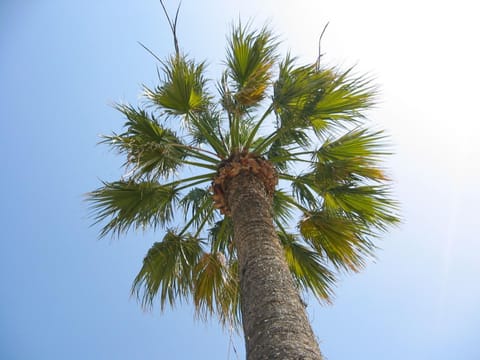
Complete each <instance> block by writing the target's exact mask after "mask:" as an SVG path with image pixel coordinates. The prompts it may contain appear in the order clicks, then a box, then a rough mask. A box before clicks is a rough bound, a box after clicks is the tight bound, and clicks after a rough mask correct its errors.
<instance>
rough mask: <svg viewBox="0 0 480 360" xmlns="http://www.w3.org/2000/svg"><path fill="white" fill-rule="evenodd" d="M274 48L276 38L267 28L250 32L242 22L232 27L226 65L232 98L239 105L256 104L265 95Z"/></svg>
mask: <svg viewBox="0 0 480 360" xmlns="http://www.w3.org/2000/svg"><path fill="white" fill-rule="evenodd" d="M276 47H277V44H276V42H275V38H274V37H273V35H272V33H271V32H270V31H269V30H268V29H267V28H263V29H261V30H260V31H250V30H249V29H248V27H242V25H241V24H239V25H238V26H236V27H234V28H233V31H232V34H231V38H230V40H229V44H228V48H227V60H226V64H227V66H228V75H229V77H230V78H231V79H232V80H233V84H234V88H235V94H234V99H235V100H236V101H237V102H238V103H239V104H240V105H242V106H247V107H248V106H252V105H256V104H258V103H259V102H260V101H261V100H263V99H264V98H265V94H266V89H267V87H268V85H269V80H270V77H271V68H272V66H273V64H274V62H275V59H276V55H275V51H276Z"/></svg>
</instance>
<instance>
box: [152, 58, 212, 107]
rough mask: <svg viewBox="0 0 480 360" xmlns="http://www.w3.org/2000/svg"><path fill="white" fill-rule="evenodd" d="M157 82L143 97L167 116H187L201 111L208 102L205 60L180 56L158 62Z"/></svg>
mask: <svg viewBox="0 0 480 360" xmlns="http://www.w3.org/2000/svg"><path fill="white" fill-rule="evenodd" d="M161 70H162V71H163V79H161V84H160V85H159V86H158V87H156V88H155V89H153V90H151V89H149V88H147V87H145V96H146V97H147V99H149V100H150V101H151V102H152V103H153V104H155V105H158V106H159V107H160V108H161V109H163V110H165V112H166V113H167V114H170V115H189V114H192V113H194V112H197V111H201V110H203V109H204V108H205V106H206V105H207V104H208V102H209V98H210V97H209V95H208V93H207V91H206V79H205V78H204V75H203V73H204V70H205V63H203V62H202V63H199V64H197V63H195V61H193V60H189V59H187V58H186V56H183V55H174V56H171V57H170V58H169V59H168V60H166V61H165V62H163V63H162V68H161Z"/></svg>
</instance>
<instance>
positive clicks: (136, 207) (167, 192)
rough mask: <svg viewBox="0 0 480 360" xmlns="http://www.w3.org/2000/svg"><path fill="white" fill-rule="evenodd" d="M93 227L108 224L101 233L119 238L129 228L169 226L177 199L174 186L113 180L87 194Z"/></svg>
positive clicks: (101, 234) (102, 235) (150, 182)
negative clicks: (98, 224)
mask: <svg viewBox="0 0 480 360" xmlns="http://www.w3.org/2000/svg"><path fill="white" fill-rule="evenodd" d="M87 196H88V197H87V200H88V201H89V202H90V203H91V206H90V209H91V211H92V213H93V218H94V220H95V224H97V223H100V222H104V221H107V223H106V224H105V225H104V226H103V228H102V230H101V231H100V236H101V237H104V236H105V235H107V234H108V233H113V234H116V235H120V234H121V233H125V232H127V231H128V230H129V229H130V228H132V227H133V228H134V229H138V228H142V229H143V228H146V227H153V228H156V227H157V226H159V225H162V226H163V225H165V224H168V223H169V222H170V221H171V220H172V217H173V213H174V210H175V206H176V203H177V200H178V194H177V190H176V188H175V187H174V186H163V185H161V184H159V183H157V182H152V181H143V182H134V181H116V182H110V183H109V182H104V183H103V186H102V187H100V188H98V189H96V190H94V191H92V192H90V193H88V194H87Z"/></svg>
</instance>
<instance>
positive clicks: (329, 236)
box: [299, 211, 375, 271]
mask: <svg viewBox="0 0 480 360" xmlns="http://www.w3.org/2000/svg"><path fill="white" fill-rule="evenodd" d="M299 230H300V234H301V235H302V236H303V238H304V239H305V241H306V242H307V243H308V244H310V245H311V246H312V248H314V249H315V250H316V251H317V252H318V253H319V255H320V256H321V257H324V258H325V259H327V260H328V261H329V262H331V264H332V265H333V266H334V267H335V268H336V269H339V270H350V271H359V270H360V269H361V268H362V267H363V266H364V265H365V263H366V260H367V259H369V258H372V257H373V250H374V249H375V246H374V245H373V242H372V241H371V239H370V238H369V237H368V235H371V234H370V232H369V231H368V228H367V227H366V226H365V225H364V224H362V223H359V222H357V221H356V220H355V219H351V218H349V217H347V216H345V215H343V214H341V213H333V212H328V211H316V212H312V213H310V214H307V215H305V217H304V218H303V219H302V220H301V221H300V223H299Z"/></svg>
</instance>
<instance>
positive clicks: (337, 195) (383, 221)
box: [324, 186, 399, 230]
mask: <svg viewBox="0 0 480 360" xmlns="http://www.w3.org/2000/svg"><path fill="white" fill-rule="evenodd" d="M324 208H325V209H326V210H327V211H339V210H341V211H343V212H344V213H346V214H348V215H349V216H354V217H356V218H357V219H358V221H361V222H363V223H365V224H367V225H370V226H374V227H376V228H377V229H380V230H386V229H387V228H388V227H389V226H392V225H395V224H397V223H398V222H399V218H398V216H397V215H396V212H397V210H398V206H397V203H396V202H395V201H393V200H392V199H391V195H390V192H389V188H388V187H387V186H356V187H355V186H339V187H335V188H331V189H329V190H327V191H326V192H325V193H324Z"/></svg>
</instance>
